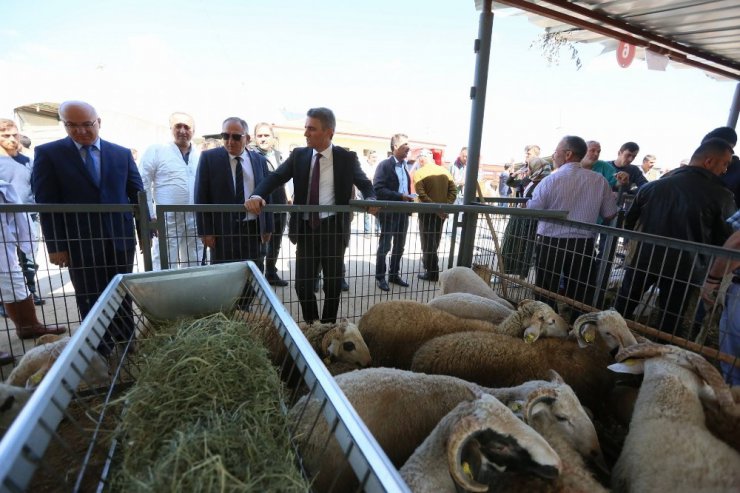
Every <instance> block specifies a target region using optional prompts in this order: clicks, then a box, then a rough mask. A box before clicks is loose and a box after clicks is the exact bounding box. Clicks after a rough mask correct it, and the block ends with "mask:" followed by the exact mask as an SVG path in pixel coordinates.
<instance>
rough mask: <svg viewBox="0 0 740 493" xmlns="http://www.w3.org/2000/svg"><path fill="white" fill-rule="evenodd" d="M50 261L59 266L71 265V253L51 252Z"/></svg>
mask: <svg viewBox="0 0 740 493" xmlns="http://www.w3.org/2000/svg"><path fill="white" fill-rule="evenodd" d="M49 262H51V263H52V264H54V265H58V266H59V267H69V253H68V252H54V253H49Z"/></svg>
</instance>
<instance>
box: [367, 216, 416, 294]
mask: <svg viewBox="0 0 740 493" xmlns="http://www.w3.org/2000/svg"><path fill="white" fill-rule="evenodd" d="M379 219H380V241H379V242H378V252H377V254H376V259H375V277H376V278H377V279H385V269H386V265H385V258H386V256H387V255H388V252H389V251H390V252H391V260H390V270H389V271H388V272H389V274H390V275H391V277H392V276H398V273H399V272H400V270H401V258H402V257H403V250H404V248H405V246H406V233H407V231H408V228H409V216H408V214H405V213H399V212H390V213H383V214H382V215H381V216H380V218H379ZM391 243H393V250H392V251H391Z"/></svg>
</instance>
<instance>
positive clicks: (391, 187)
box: [373, 157, 411, 215]
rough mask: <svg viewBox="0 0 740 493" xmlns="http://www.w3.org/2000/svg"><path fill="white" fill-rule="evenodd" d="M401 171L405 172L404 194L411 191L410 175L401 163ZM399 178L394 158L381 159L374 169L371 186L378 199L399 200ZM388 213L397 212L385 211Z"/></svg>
mask: <svg viewBox="0 0 740 493" xmlns="http://www.w3.org/2000/svg"><path fill="white" fill-rule="evenodd" d="M401 168H402V169H403V172H404V173H406V183H407V184H408V185H407V186H406V192H405V193H406V195H408V194H410V193H411V177H410V176H409V172H408V171H407V170H406V166H404V165H401ZM398 187H399V180H398V175H397V174H396V160H395V158H393V157H389V158H388V159H386V160H384V161H381V162H380V164H378V167H377V169H376V170H375V178H374V179H373V188H374V189H375V194H376V195H377V196H378V199H379V200H395V201H401V200H403V199H402V198H401V193H400V192H399V191H398ZM386 214H388V215H397V214H398V213H397V212H395V213H386Z"/></svg>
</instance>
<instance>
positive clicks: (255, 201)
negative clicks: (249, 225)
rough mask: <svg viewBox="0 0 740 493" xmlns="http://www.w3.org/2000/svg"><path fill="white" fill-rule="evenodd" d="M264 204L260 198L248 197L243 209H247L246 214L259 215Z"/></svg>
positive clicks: (263, 200)
mask: <svg viewBox="0 0 740 493" xmlns="http://www.w3.org/2000/svg"><path fill="white" fill-rule="evenodd" d="M265 204H266V202H265V199H263V198H262V197H250V198H249V199H247V201H246V202H244V207H245V208H246V209H247V212H251V213H252V214H259V213H260V212H262V208H263V207H264V206H265Z"/></svg>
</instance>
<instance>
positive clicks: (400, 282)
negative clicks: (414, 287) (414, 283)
mask: <svg viewBox="0 0 740 493" xmlns="http://www.w3.org/2000/svg"><path fill="white" fill-rule="evenodd" d="M388 282H389V283H391V284H397V285H399V286H401V287H402V288H407V287H409V283H407V282H406V281H404V280H403V279H401V278H400V277H399V276H389V277H388Z"/></svg>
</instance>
